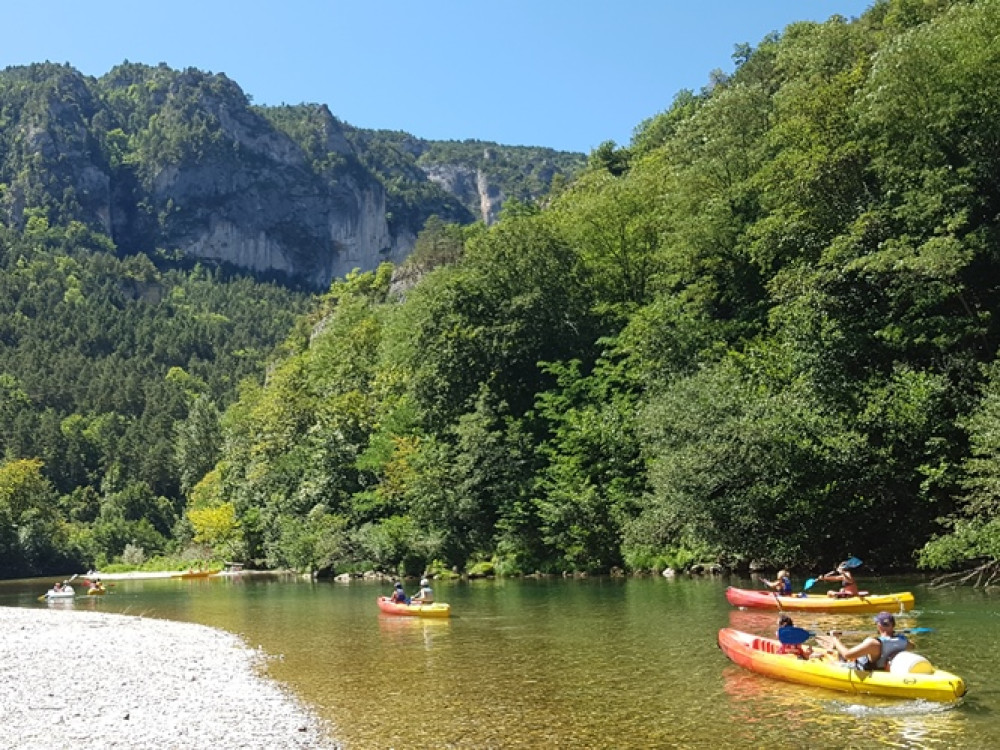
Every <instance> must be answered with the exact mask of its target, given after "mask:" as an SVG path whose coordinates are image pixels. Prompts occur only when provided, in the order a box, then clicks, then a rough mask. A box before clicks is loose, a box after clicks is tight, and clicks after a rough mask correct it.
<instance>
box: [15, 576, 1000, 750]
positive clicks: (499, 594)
mask: <svg viewBox="0 0 1000 750" xmlns="http://www.w3.org/2000/svg"><path fill="white" fill-rule="evenodd" d="M859 577H860V578H861V580H862V582H863V585H864V586H865V587H866V588H868V589H869V590H871V591H873V592H875V591H890V590H891V591H903V590H909V591H912V592H913V593H914V594H915V595H916V608H915V609H914V610H913V611H912V612H910V613H907V614H905V615H901V616H900V617H899V618H898V623H899V627H900V628H917V627H919V628H931V629H932V630H931V632H928V633H922V634H920V635H919V636H914V640H915V641H916V648H917V651H918V652H919V653H921V654H922V655H924V656H926V657H927V658H928V659H930V660H931V661H932V662H933V663H934V664H935V665H937V666H939V667H941V668H943V669H947V670H948V671H950V672H955V673H957V674H959V675H961V676H962V677H963V678H965V681H966V683H967V684H968V687H969V694H968V696H967V697H966V698H965V699H963V700H962V701H960V702H958V703H955V704H936V703H926V702H920V701H906V700H898V699H885V698H873V697H866V696H853V695H850V694H847V693H837V692H832V691H827V690H823V689H820V688H810V687H804V686H798V685H792V684H788V683H783V682H778V681H775V680H771V679H768V678H766V677H761V676H758V675H756V674H752V673H750V672H747V671H745V670H743V669H741V668H740V667H737V666H735V665H733V664H732V663H730V662H729V661H728V660H727V659H726V658H725V656H723V654H722V652H721V651H719V649H718V648H717V646H716V635H717V633H718V630H719V628H721V627H727V626H732V627H737V628H739V629H742V630H748V631H753V632H757V633H762V634H770V633H771V632H773V630H774V626H775V622H776V619H777V617H776V614H773V613H767V612H749V611H741V610H738V609H734V608H733V607H730V606H729V604H728V603H727V602H726V599H725V588H726V586H727V585H742V586H744V587H751V586H754V585H755V584H754V583H753V582H751V581H748V580H740V579H735V578H734V579H729V578H687V577H678V578H677V579H673V580H668V579H665V578H659V577H656V578H627V579H609V578H589V579H540V580H535V579H525V580H482V581H456V582H435V584H434V589H435V593H436V595H437V598H438V599H439V600H440V601H447V602H449V603H450V604H451V607H452V617H451V618H450V619H445V620H433V619H420V618H403V617H393V616H388V615H383V614H381V613H380V612H379V611H378V608H377V607H376V604H375V599H376V597H377V596H378V595H380V594H385V593H388V591H387V587H385V586H379V585H377V584H373V583H350V584H341V583H334V582H328V581H320V582H313V581H308V580H303V579H298V578H279V577H273V578H271V577H256V576H245V577H229V578H222V577H219V578H215V577H213V578H207V579H190V580H181V579H157V580H128V581H117V582H114V586H113V587H111V593H109V594H108V595H106V596H103V597H86V596H78V597H77V598H76V599H75V600H72V601H70V602H64V603H52V604H46V603H44V602H38V601H37V595H38V594H41V593H44V591H45V589H46V588H47V587H48V584H50V583H51V581H50V580H49V579H45V580H44V581H38V580H36V581H8V582H0V605H3V606H26V607H46V606H51V607H55V606H61V607H64V608H73V609H80V610H83V609H97V610H101V611H106V612H123V613H127V614H133V615H143V616H147V617H160V618H166V619H173V620H184V621H189V622H198V623H203V624H206V625H213V626H216V627H220V628H223V629H226V630H229V631H232V632H235V633H238V634H240V635H242V636H243V637H244V639H245V640H246V642H247V643H248V644H249V645H250V646H253V647H260V648H262V649H263V650H264V651H266V652H267V653H268V654H270V655H271V656H272V657H273V658H272V659H270V660H269V663H268V672H269V674H270V675H271V676H273V677H274V678H275V679H278V680H280V681H282V682H284V683H286V684H287V685H288V686H289V687H291V688H292V690H294V691H295V692H296V693H297V694H298V695H299V696H300V697H301V698H302V699H303V700H305V701H306V702H308V703H309V704H311V705H312V706H313V707H314V708H315V710H316V711H317V713H318V714H319V715H320V716H322V717H323V718H325V719H327V720H329V721H330V722H332V724H333V725H334V726H335V727H336V734H337V737H338V738H339V739H341V740H343V741H344V742H345V743H346V745H347V747H348V748H354V749H357V748H396V749H397V750H402V749H404V748H435V749H436V748H621V749H625V748H674V747H679V748H686V747H691V748H702V747H704V748H710V747H711V748H761V747H775V748H778V747H780V748H806V747H810V748H854V747H858V748H860V747H866V748H871V747H891V748H991V747H997V746H998V744H1000V687H998V685H1000V680H998V675H1000V650H998V648H997V646H998V645H1000V643H998V642H1000V612H998V609H1000V608H998V606H997V605H998V604H1000V600H998V598H997V596H995V595H991V594H989V593H985V592H982V591H976V590H971V589H935V588H932V587H931V586H929V585H928V583H927V581H926V580H925V579H915V578H908V579H899V578H892V579H883V580H875V579H871V578H864V577H863V576H859ZM411 588H414V587H412V586H411ZM871 617H872V616H871V615H870V614H868V615H798V616H796V621H795V624H796V625H798V626H800V627H805V628H808V629H810V630H829V629H831V628H838V629H840V630H843V631H848V632H850V631H858V633H857V634H856V635H845V637H844V640H845V641H847V642H852V639H858V640H859V639H860V638H861V633H869V632H872V630H873V626H872V623H871ZM93 646H94V647H99V646H100V644H93ZM68 666H69V668H71V667H72V658H71V657H70V659H69V665H68Z"/></svg>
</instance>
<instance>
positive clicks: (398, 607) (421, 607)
mask: <svg viewBox="0 0 1000 750" xmlns="http://www.w3.org/2000/svg"><path fill="white" fill-rule="evenodd" d="M378 608H379V609H380V610H382V611H383V612H385V613H386V614H388V615H411V616H414V617H450V616H451V605H450V604H445V603H444V602H434V603H433V604H400V603H399V602H394V601H392V600H391V599H390V598H389V597H388V596H380V597H379V598H378Z"/></svg>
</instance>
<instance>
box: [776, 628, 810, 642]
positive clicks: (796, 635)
mask: <svg viewBox="0 0 1000 750" xmlns="http://www.w3.org/2000/svg"><path fill="white" fill-rule="evenodd" d="M812 637H813V633H810V632H809V631H808V630H806V629H805V628H797V627H795V626H794V625H786V626H785V627H783V628H778V641H779V642H781V643H782V644H783V645H786V646H797V645H799V644H800V643H805V642H806V641H808V640H809V639H810V638H812Z"/></svg>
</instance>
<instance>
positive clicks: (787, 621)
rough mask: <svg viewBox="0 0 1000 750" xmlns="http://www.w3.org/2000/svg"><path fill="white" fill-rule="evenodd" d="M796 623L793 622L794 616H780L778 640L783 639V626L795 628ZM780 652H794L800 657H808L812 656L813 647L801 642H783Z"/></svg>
mask: <svg viewBox="0 0 1000 750" xmlns="http://www.w3.org/2000/svg"><path fill="white" fill-rule="evenodd" d="M794 627H795V623H794V622H792V618H791V617H789V616H788V615H782V616H781V617H779V618H778V632H777V636H778V640H779V641H780V640H781V629H782V628H794ZM778 653H779V654H794V655H795V656H797V657H799V658H800V659H808V658H809V657H810V656H812V649H811V648H810V647H809V646H803V645H802V644H801V643H782V644H781V648H779V649H778Z"/></svg>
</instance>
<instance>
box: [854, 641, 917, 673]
mask: <svg viewBox="0 0 1000 750" xmlns="http://www.w3.org/2000/svg"><path fill="white" fill-rule="evenodd" d="M878 640H879V642H880V643H881V644H882V650H881V652H880V653H879V657H878V659H876V660H874V661H872V659H871V658H870V657H868V656H862V657H861V658H860V659H858V661H857V665H858V668H860V669H864V670H866V671H868V672H871V671H874V670H876V669H886V668H887V667H888V666H889V662H890V661H892V657H894V656H895V655H896V654H901V653H902V652H904V651H906V647H907V646H909V645H910V641H909V639H908V638H907V637H906V636H905V635H894V636H884V635H880V636H879V637H878Z"/></svg>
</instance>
